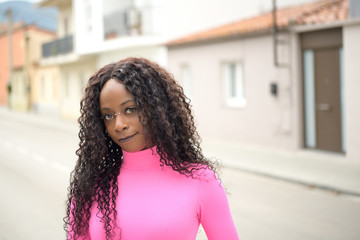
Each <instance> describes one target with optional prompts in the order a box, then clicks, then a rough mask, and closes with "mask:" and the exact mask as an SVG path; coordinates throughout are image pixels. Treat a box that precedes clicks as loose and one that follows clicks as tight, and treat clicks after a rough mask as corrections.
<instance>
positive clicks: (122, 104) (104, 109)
mask: <svg viewBox="0 0 360 240" xmlns="http://www.w3.org/2000/svg"><path fill="white" fill-rule="evenodd" d="M129 102H135V101H134V100H132V99H129V100H126V101H124V102H123V103H121V104H120V106H124V105H125V104H127V103H129ZM110 110H111V109H110V108H108V107H102V108H100V111H110Z"/></svg>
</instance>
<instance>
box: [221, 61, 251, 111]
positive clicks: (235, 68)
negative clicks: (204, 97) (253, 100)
mask: <svg viewBox="0 0 360 240" xmlns="http://www.w3.org/2000/svg"><path fill="white" fill-rule="evenodd" d="M223 79H224V94H225V103H226V105H227V106H229V107H244V106H245V104H246V100H245V91H244V74H243V65H242V63H241V62H227V63H224V64H223Z"/></svg>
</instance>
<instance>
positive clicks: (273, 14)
mask: <svg viewBox="0 0 360 240" xmlns="http://www.w3.org/2000/svg"><path fill="white" fill-rule="evenodd" d="M272 3H273V11H272V16H273V51H274V65H275V67H279V63H278V52H277V32H278V27H277V19H276V0H273V1H272Z"/></svg>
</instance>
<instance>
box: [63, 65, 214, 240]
mask: <svg viewBox="0 0 360 240" xmlns="http://www.w3.org/2000/svg"><path fill="white" fill-rule="evenodd" d="M109 79H115V80H117V81H119V82H121V83H122V84H124V86H125V87H126V89H127V91H128V92H129V93H131V94H132V95H133V97H134V101H135V103H136V106H137V110H138V113H139V114H138V116H139V118H140V122H141V123H142V124H143V126H144V129H145V136H146V138H147V141H150V142H151V143H152V144H153V145H156V146H157V148H156V149H157V153H158V154H159V156H160V161H161V164H162V165H164V164H165V165H167V166H170V167H171V168H172V169H173V170H174V171H178V172H179V173H181V174H183V175H186V176H190V177H194V171H195V170H199V169H201V168H210V169H212V170H213V171H214V172H216V170H217V169H216V166H215V165H214V164H213V163H212V162H211V161H210V160H208V159H206V158H205V157H204V156H203V153H202V150H201V147H200V137H199V135H198V133H197V131H196V128H195V124H194V118H193V116H192V113H191V106H190V104H189V103H190V101H189V99H188V98H186V96H185V95H184V92H183V89H182V87H181V86H180V85H179V84H177V82H176V81H175V80H174V78H173V76H172V75H171V74H169V73H168V72H167V71H166V70H165V69H163V68H162V67H160V66H159V65H158V64H156V63H154V62H151V61H149V60H147V59H144V58H126V59H124V60H121V61H119V62H117V63H112V64H108V65H106V66H104V67H102V68H101V69H100V70H98V71H97V72H96V73H95V74H94V75H93V76H91V77H90V79H89V81H88V84H87V86H86V89H85V94H84V97H83V99H82V100H81V102H80V112H81V116H80V117H79V119H78V122H79V124H80V132H79V134H78V136H79V138H80V143H79V149H78V150H77V151H76V154H77V156H78V160H77V162H76V166H75V169H74V170H73V171H72V173H71V179H70V186H69V188H68V200H67V213H66V217H65V218H64V222H65V224H64V229H65V231H67V233H68V235H69V231H71V234H70V235H71V237H73V238H74V239H78V238H79V237H80V236H83V235H85V234H86V233H87V231H88V229H89V219H90V208H91V206H92V205H93V203H94V202H96V203H97V206H98V207H97V208H98V211H99V212H100V213H101V218H102V219H101V222H103V223H104V230H105V233H106V239H111V238H112V236H113V234H114V230H115V228H117V226H116V216H117V214H121V213H117V211H116V198H117V195H118V185H117V177H118V175H119V174H120V168H121V164H122V151H121V148H120V147H119V146H118V145H117V144H116V143H114V142H113V141H112V139H111V138H110V136H109V135H108V134H107V133H106V129H105V125H104V122H103V120H102V119H101V114H100V104H99V98H100V92H101V90H102V88H103V86H104V84H105V83H106V82H107V81H108V80H109ZM140 116H141V117H140Z"/></svg>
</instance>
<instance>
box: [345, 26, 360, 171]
mask: <svg viewBox="0 0 360 240" xmlns="http://www.w3.org/2000/svg"><path fill="white" fill-rule="evenodd" d="M359 40H360V22H359V21H358V22H357V23H354V24H350V25H346V26H344V28H343V44H344V80H345V84H344V85H345V86H344V88H345V92H344V93H345V94H344V95H345V128H346V137H345V141H346V155H347V157H348V158H349V159H351V160H352V161H354V162H356V163H359V164H360V107H359V103H360V95H359V92H360V77H359V76H360V75H359V68H360V45H359Z"/></svg>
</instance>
